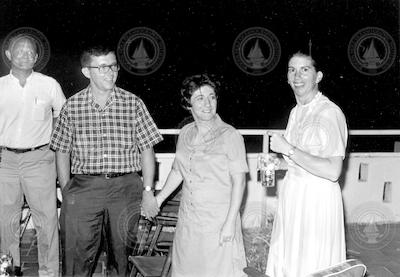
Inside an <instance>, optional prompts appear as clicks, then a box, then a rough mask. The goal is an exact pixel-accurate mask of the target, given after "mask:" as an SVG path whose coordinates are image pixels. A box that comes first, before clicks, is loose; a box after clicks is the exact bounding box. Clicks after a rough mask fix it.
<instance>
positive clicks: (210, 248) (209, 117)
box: [156, 75, 248, 277]
mask: <svg viewBox="0 0 400 277" xmlns="http://www.w3.org/2000/svg"><path fill="white" fill-rule="evenodd" d="M217 91H218V90H217V85H216V83H215V82H214V81H212V80H211V79H210V78H209V77H208V76H206V75H195V76H191V77H189V78H187V79H186V80H185V81H184V83H183V88H182V90H181V93H182V97H183V102H184V106H185V107H186V108H187V109H188V110H189V111H190V112H191V113H192V115H193V118H194V122H192V123H189V124H187V125H185V126H184V127H183V128H182V130H181V131H180V134H179V138H178V143H177V147H176V155H175V160H174V163H173V165H172V169H171V172H170V173H169V175H168V178H167V181H166V183H165V185H164V187H163V189H162V191H161V192H160V193H159V194H157V196H156V199H157V203H158V204H159V205H161V204H162V203H163V202H164V200H165V199H166V198H167V197H168V196H169V195H170V194H171V193H172V192H173V191H174V190H175V189H176V188H177V187H178V186H179V184H180V183H181V182H182V181H183V187H182V197H181V202H180V207H179V215H178V224H177V227H176V231H175V238H174V242H173V250H172V277H244V276H246V274H244V272H243V268H244V267H245V266H246V258H245V252H244V246H243V237H242V227H241V220H240V215H239V207H240V204H241V202H242V198H243V191H244V188H245V174H246V172H247V171H248V167H247V163H246V152H245V147H244V142H243V138H242V136H241V135H240V134H239V132H238V131H237V130H236V129H234V128H233V127H232V126H230V125H228V124H226V123H225V122H223V121H222V120H221V118H220V117H219V116H218V114H217V112H216V110H217Z"/></svg>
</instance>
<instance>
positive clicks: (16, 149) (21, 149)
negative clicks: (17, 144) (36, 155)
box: [2, 143, 48, 154]
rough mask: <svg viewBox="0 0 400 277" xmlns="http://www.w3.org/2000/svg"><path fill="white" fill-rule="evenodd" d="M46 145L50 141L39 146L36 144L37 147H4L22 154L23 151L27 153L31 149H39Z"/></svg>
mask: <svg viewBox="0 0 400 277" xmlns="http://www.w3.org/2000/svg"><path fill="white" fill-rule="evenodd" d="M46 145H48V143H46V144H43V145H39V146H36V147H32V148H10V147H6V146H3V147H2V149H5V150H7V151H10V152H14V153H15V154H22V153H26V152H29V151H34V150H38V149H40V148H42V147H44V146H46Z"/></svg>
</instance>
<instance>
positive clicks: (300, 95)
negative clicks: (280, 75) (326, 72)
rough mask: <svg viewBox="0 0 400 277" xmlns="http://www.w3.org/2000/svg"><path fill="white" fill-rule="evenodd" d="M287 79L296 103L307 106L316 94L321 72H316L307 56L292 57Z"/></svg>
mask: <svg viewBox="0 0 400 277" xmlns="http://www.w3.org/2000/svg"><path fill="white" fill-rule="evenodd" d="M287 78H288V83H289V85H290V87H291V88H292V90H293V92H294V95H295V97H296V100H297V102H298V103H301V104H307V103H309V102H310V101H311V100H312V99H313V98H314V96H315V95H316V94H317V93H318V83H319V82H320V81H321V79H322V72H321V71H318V72H317V71H316V69H315V67H314V65H313V61H312V59H311V58H310V57H309V56H306V55H294V56H293V57H292V58H291V59H290V60H289V65H288V73H287Z"/></svg>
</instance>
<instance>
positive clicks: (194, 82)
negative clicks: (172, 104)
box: [181, 74, 221, 110]
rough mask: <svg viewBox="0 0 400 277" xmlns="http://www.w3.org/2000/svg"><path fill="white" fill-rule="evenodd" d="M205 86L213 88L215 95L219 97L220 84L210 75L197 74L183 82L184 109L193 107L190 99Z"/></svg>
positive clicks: (182, 102)
mask: <svg viewBox="0 0 400 277" xmlns="http://www.w3.org/2000/svg"><path fill="white" fill-rule="evenodd" d="M203 86H210V87H211V88H213V90H214V92H215V95H216V96H217V97H218V91H219V87H220V86H221V84H220V82H218V81H216V80H214V78H212V77H210V76H209V75H208V74H197V75H192V76H190V77H187V78H186V79H185V80H184V81H183V82H182V87H181V105H182V107H183V108H184V109H186V110H188V109H189V108H190V107H191V104H190V98H191V97H192V95H193V93H194V92H195V91H196V90H198V89H199V88H201V87H203Z"/></svg>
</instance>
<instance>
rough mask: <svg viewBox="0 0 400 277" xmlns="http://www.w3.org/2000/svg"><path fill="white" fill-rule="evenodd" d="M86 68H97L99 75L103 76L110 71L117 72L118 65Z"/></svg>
mask: <svg viewBox="0 0 400 277" xmlns="http://www.w3.org/2000/svg"><path fill="white" fill-rule="evenodd" d="M85 67H87V68H97V70H98V71H99V73H100V74H105V73H107V72H109V71H110V69H111V70H112V71H114V72H118V70H119V64H111V65H104V64H103V65H99V66H85Z"/></svg>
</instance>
